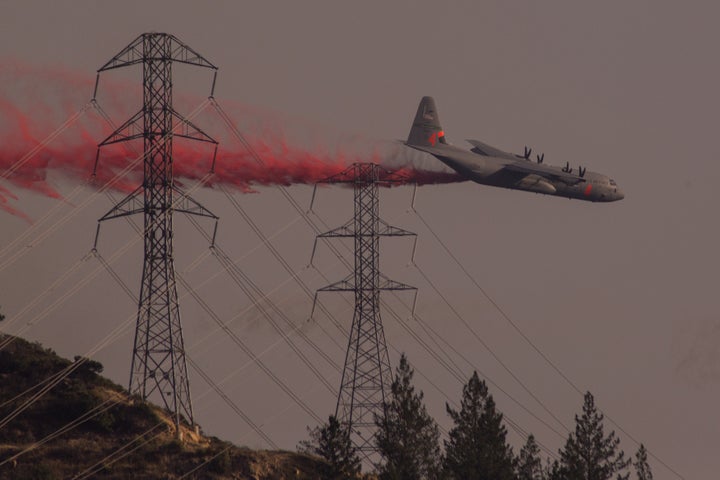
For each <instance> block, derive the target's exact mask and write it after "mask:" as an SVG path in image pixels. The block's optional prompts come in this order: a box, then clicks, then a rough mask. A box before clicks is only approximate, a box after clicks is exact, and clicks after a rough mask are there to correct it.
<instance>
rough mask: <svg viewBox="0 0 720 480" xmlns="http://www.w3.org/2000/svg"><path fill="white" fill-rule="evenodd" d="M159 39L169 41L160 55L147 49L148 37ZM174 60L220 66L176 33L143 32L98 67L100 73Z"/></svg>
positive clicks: (195, 64)
mask: <svg viewBox="0 0 720 480" xmlns="http://www.w3.org/2000/svg"><path fill="white" fill-rule="evenodd" d="M148 38H152V39H158V41H165V42H167V45H166V48H165V49H163V53H162V54H161V55H160V56H156V55H153V52H148V51H147V49H146V45H147V39H148ZM168 60H170V61H173V62H180V63H187V64H189V65H194V66H196V67H205V68H211V69H213V70H217V69H218V68H217V67H216V66H215V65H213V64H212V63H210V62H209V61H208V60H207V59H206V58H205V57H203V56H202V55H200V54H199V53H198V52H196V51H195V50H193V49H192V48H190V47H189V46H187V45H186V44H185V43H183V42H181V41H180V40H178V39H177V37H175V36H174V35H170V34H167V33H143V34H142V35H140V36H138V37H137V38H136V39H135V40H133V41H132V42H130V44H129V45H128V46H126V47H125V48H123V49H122V50H121V51H120V52H119V53H118V54H117V55H115V56H114V57H113V58H111V59H110V60H109V61H108V62H107V63H106V64H105V65H103V66H102V67H100V68H99V69H98V73H100V72H104V71H107V70H112V69H114V68H121V67H128V66H130V65H137V64H140V63H143V62H147V61H168Z"/></svg>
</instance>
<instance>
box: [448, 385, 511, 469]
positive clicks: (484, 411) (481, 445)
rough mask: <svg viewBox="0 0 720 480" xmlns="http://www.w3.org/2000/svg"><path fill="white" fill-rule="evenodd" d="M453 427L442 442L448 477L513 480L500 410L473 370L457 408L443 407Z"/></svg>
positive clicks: (505, 432) (509, 448) (505, 431)
mask: <svg viewBox="0 0 720 480" xmlns="http://www.w3.org/2000/svg"><path fill="white" fill-rule="evenodd" d="M446 408H447V412H448V415H450V417H451V418H452V420H453V422H454V423H455V426H454V427H453V428H452V430H450V432H449V434H448V437H449V438H448V440H446V441H445V461H444V464H443V466H444V473H445V475H446V476H447V478H449V479H452V480H465V479H473V480H513V479H514V478H515V472H514V456H513V453H512V448H511V447H510V446H509V445H508V444H507V442H506V440H505V437H506V436H507V430H506V429H505V426H504V425H503V424H502V418H503V415H502V413H500V412H498V411H497V410H496V408H495V401H494V400H493V398H492V395H490V394H489V393H488V388H487V385H486V384H485V382H484V381H480V379H479V378H478V375H477V372H474V373H473V375H472V377H471V378H470V380H469V381H468V383H467V384H466V385H465V386H464V387H463V398H462V403H461V408H460V410H459V411H455V410H453V409H452V408H450V406H449V405H447V406H446Z"/></svg>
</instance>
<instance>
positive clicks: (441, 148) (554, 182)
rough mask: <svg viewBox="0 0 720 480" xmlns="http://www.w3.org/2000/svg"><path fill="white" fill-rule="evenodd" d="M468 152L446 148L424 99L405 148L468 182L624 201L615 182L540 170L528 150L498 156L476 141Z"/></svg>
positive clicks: (567, 170) (430, 103) (566, 170)
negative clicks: (430, 157)
mask: <svg viewBox="0 0 720 480" xmlns="http://www.w3.org/2000/svg"><path fill="white" fill-rule="evenodd" d="M468 143H470V144H471V145H472V146H473V148H472V149H470V150H465V149H462V148H459V147H456V146H453V145H450V144H448V143H447V141H446V140H445V132H443V129H442V127H441V126H440V119H439V118H438V113H437V108H435V100H433V98H432V97H423V99H422V100H421V101H420V105H419V106H418V110H417V114H416V115H415V121H414V122H413V125H412V129H410V135H409V136H408V139H407V142H406V143H405V145H407V146H408V147H412V148H414V149H416V150H420V151H421V152H426V153H429V154H430V155H433V156H434V157H437V158H438V160H440V161H441V162H443V163H445V164H446V165H447V166H449V167H450V168H452V169H453V170H455V171H456V172H458V173H459V174H460V175H462V176H464V177H465V178H467V179H468V180H472V181H474V182H477V183H480V184H483V185H492V186H494V187H503V188H510V189H513V190H526V191H528V192H535V193H543V194H546V195H556V196H558V197H568V198H576V199H579V200H588V201H591V202H614V201H616V200H622V199H623V198H624V197H625V195H623V193H622V191H620V189H619V188H618V187H617V184H616V183H615V180H613V179H611V178H610V177H607V176H605V175H601V174H599V173H595V172H591V171H589V170H586V169H585V168H582V167H578V169H577V171H574V169H573V168H572V167H570V164H569V163H566V164H565V166H564V167H555V166H551V165H544V164H543V160H544V158H545V155H544V154H543V155H536V158H535V160H533V159H531V158H530V155H531V154H532V149H528V148H527V147H525V152H524V153H523V155H515V154H512V153H507V152H503V151H502V150H498V149H497V148H494V147H491V146H490V145H487V144H485V143H483V142H480V141H478V140H468Z"/></svg>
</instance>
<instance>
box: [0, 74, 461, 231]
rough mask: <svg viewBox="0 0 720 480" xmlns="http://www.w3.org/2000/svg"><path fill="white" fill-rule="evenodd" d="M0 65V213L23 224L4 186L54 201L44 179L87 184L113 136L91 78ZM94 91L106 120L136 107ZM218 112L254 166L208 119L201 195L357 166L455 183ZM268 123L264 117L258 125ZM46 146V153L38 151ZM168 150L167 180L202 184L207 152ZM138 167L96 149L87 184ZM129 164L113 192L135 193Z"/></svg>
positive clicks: (137, 173) (117, 94)
mask: <svg viewBox="0 0 720 480" xmlns="http://www.w3.org/2000/svg"><path fill="white" fill-rule="evenodd" d="M3 65H4V66H3V67H2V69H1V70H0V85H2V86H1V87H0V88H1V89H2V90H0V127H1V128H2V131H1V132H0V145H1V147H0V178H2V179H3V183H2V184H0V210H4V211H6V212H8V213H10V214H12V215H17V216H21V217H23V218H26V219H27V217H26V216H25V215H24V214H23V212H22V206H21V205H18V204H17V203H18V202H17V197H16V195H15V194H14V193H13V188H12V187H15V188H20V189H27V190H32V191H35V192H38V193H41V194H42V195H45V196H48V197H51V198H58V199H59V198H61V195H60V193H59V191H58V190H57V189H56V188H55V187H54V186H53V180H56V179H57V178H58V177H61V178H62V177H64V178H66V179H67V180H69V181H70V182H82V181H84V180H86V179H88V178H89V177H90V175H91V173H92V171H93V165H94V163H95V155H96V150H97V144H98V143H100V142H101V141H102V140H103V139H105V138H106V136H107V135H109V133H110V132H111V131H112V127H111V126H110V125H108V124H107V122H106V120H105V119H103V118H102V116H101V115H99V114H98V111H97V110H96V109H94V108H92V107H91V106H90V105H89V104H88V100H87V98H88V95H89V93H91V92H92V86H93V84H92V76H91V75H80V74H76V73H73V72H69V71H66V70H61V69H51V68H38V67H30V66H27V65H22V64H20V63H18V62H15V61H8V62H3ZM130 90H132V89H130ZM102 92H103V94H104V97H103V98H100V99H99V102H101V104H102V105H103V107H104V108H105V109H107V110H108V111H109V112H110V117H111V118H123V115H124V114H125V112H127V111H132V108H133V107H134V106H135V104H136V103H137V100H136V99H134V97H131V98H128V88H127V86H126V85H122V84H112V83H109V82H104V83H103V84H102ZM192 100H193V99H186V101H187V103H188V104H192ZM194 100H195V104H198V103H200V101H202V99H201V98H197V99H194ZM128 104H130V106H128ZM83 106H85V108H84V109H83ZM224 107H225V108H226V109H227V111H228V114H229V116H230V117H231V118H232V120H233V121H234V122H235V121H241V122H242V124H240V125H239V128H240V129H241V130H242V131H243V134H244V135H245V136H246V139H247V141H248V142H249V143H250V145H251V146H252V148H253V149H254V150H255V152H256V153H257V155H258V156H259V158H260V159H261V160H262V163H258V161H257V158H256V157H255V156H253V155H252V154H251V153H250V152H249V151H248V150H247V149H245V147H244V146H242V145H239V144H238V143H239V142H238V141H237V140H236V139H233V138H232V137H231V136H230V135H229V133H228V132H227V131H226V129H224V128H223V125H222V123H221V122H220V121H219V119H215V120H214V123H215V126H214V127H215V128H214V129H213V130H210V131H208V133H210V134H211V135H213V136H215V137H216V138H218V140H220V147H219V150H218V155H217V159H216V166H215V174H214V175H213V176H212V177H211V178H210V180H209V181H208V182H207V185H208V186H209V187H212V186H215V185H224V186H229V187H232V188H235V189H237V190H238V191H241V192H252V191H254V189H253V187H254V186H271V185H285V186H289V185H294V184H314V183H316V182H317V181H320V180H323V179H325V178H327V177H330V176H332V175H335V174H337V173H338V172H340V171H342V170H344V169H346V168H347V167H348V166H349V165H351V164H353V163H357V162H361V163H366V162H373V163H378V164H380V165H382V166H384V167H386V168H388V169H391V170H394V171H396V172H398V173H400V174H402V175H403V176H404V177H405V178H407V183H417V184H419V185H426V184H438V183H453V182H459V181H463V179H462V178H461V177H460V176H458V175H457V174H455V173H448V172H445V171H434V170H430V169H424V168H418V167H416V166H414V165H413V164H412V162H411V161H410V158H411V157H412V154H410V153H409V152H406V151H405V147H403V146H402V145H400V144H397V145H390V143H389V142H386V141H378V140H367V143H366V144H365V145H363V147H364V148H361V149H358V148H357V145H354V146H353V145H351V146H343V145H342V141H340V143H339V146H337V145H336V146H335V147H333V148H332V151H330V149H331V147H327V146H315V147H313V148H309V147H304V146H303V147H301V146H294V145H292V144H290V142H289V141H288V140H287V136H286V135H285V131H284V129H285V128H286V127H285V126H284V125H283V124H282V122H278V121H277V119H274V120H273V121H272V122H271V123H272V125H273V128H267V125H265V124H263V121H262V119H261V120H257V119H253V121H249V120H248V115H256V116H259V117H262V116H263V114H258V110H257V109H252V108H250V107H247V106H243V105H239V104H232V103H227V104H225V105H224ZM117 112H121V113H117ZM213 114H214V112H212V109H207V111H206V112H204V113H203V115H204V116H205V117H210V118H212V115H213ZM270 115H271V114H265V116H266V117H267V116H270ZM206 119H207V118H205V119H203V122H205V121H206ZM48 138H49V141H48V142H47V144H43V141H44V140H46V139H48ZM173 142H174V144H175V145H174V147H175V149H174V151H175V155H174V160H173V169H174V174H175V177H176V178H178V179H180V181H181V182H182V181H183V180H185V181H193V180H198V179H200V178H202V177H204V176H206V174H207V173H208V171H209V170H210V168H211V162H212V149H211V148H207V146H203V147H196V146H194V145H189V144H190V142H185V141H183V139H174V140H173ZM336 143H337V142H336ZM39 145H40V146H41V148H40V147H39ZM138 147H139V148H138V151H140V150H142V145H141V144H140V143H138ZM35 150H36V151H35ZM358 150H361V151H360V152H358ZM137 159H138V154H137V153H136V151H133V150H131V149H128V148H126V147H120V146H111V147H106V148H104V149H103V150H102V152H101V155H100V161H99V166H98V170H97V178H96V179H95V185H97V186H101V185H104V184H105V183H106V182H108V181H110V180H111V179H113V178H115V177H116V176H117V175H118V174H120V173H121V172H122V171H123V170H125V169H126V168H127V167H128V165H130V164H132V163H133V162H135V160H137ZM135 163H136V166H135V167H134V168H132V169H131V170H130V171H129V172H127V173H126V174H125V175H123V176H122V178H119V179H118V181H117V182H116V183H114V185H113V189H114V190H119V191H125V192H126V191H131V190H133V189H134V188H135V187H137V186H138V185H139V183H140V182H141V179H142V164H143V163H142V161H138V162H135Z"/></svg>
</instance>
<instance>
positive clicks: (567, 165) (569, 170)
mask: <svg viewBox="0 0 720 480" xmlns="http://www.w3.org/2000/svg"><path fill="white" fill-rule="evenodd" d="M562 171H563V172H565V173H572V171H573V169H572V168H570V162H565V166H564V167H563V168H562Z"/></svg>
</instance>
